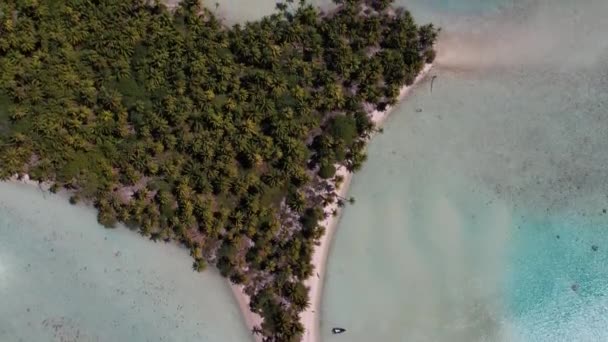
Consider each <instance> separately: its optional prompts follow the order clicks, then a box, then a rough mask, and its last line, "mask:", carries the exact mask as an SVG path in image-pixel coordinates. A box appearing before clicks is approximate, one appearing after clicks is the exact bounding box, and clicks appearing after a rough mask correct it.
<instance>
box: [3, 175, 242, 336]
mask: <svg viewBox="0 0 608 342" xmlns="http://www.w3.org/2000/svg"><path fill="white" fill-rule="evenodd" d="M190 265H191V261H190V257H189V256H188V254H187V252H186V251H184V250H182V249H180V248H178V247H176V246H173V245H164V244H163V243H157V244H155V243H153V242H151V241H149V240H146V239H143V238H141V237H140V236H139V235H138V234H136V233H133V232H131V231H129V230H128V229H126V228H119V229H114V230H108V229H105V228H103V227H101V226H99V225H98V224H96V215H95V213H94V211H93V210H92V209H89V208H82V207H74V206H71V205H70V204H68V202H67V200H66V199H65V198H63V197H61V196H56V195H51V194H48V193H46V194H43V193H42V192H41V191H40V190H39V189H37V188H36V187H32V186H27V185H23V184H7V183H1V182H0V341H2V342H17V341H24V342H29V341H62V342H82V341H87V342H88V341H112V342H114V341H134V342H137V341H197V342H200V341H208V342H215V341H217V342H220V341H235V342H243V341H250V335H249V332H248V331H247V329H246V328H245V327H244V324H243V322H242V318H241V315H240V312H239V310H238V308H237V306H236V303H235V302H234V299H233V298H232V294H231V292H230V290H229V289H228V287H227V286H226V283H225V281H224V280H223V279H222V278H221V277H220V276H219V275H217V274H215V272H213V271H207V272H204V273H202V274H199V273H196V272H193V271H192V269H191V267H190Z"/></svg>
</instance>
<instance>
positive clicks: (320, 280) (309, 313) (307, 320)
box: [230, 64, 432, 342]
mask: <svg viewBox="0 0 608 342" xmlns="http://www.w3.org/2000/svg"><path fill="white" fill-rule="evenodd" d="M431 68H432V64H427V65H425V66H424V68H423V69H422V71H421V72H420V74H419V75H418V76H417V77H416V80H415V81H414V83H413V84H412V85H410V86H405V87H402V88H401V91H400V92H399V97H398V101H402V100H403V99H404V98H405V97H406V96H407V95H408V94H409V92H410V90H411V89H412V88H413V87H414V86H415V85H416V84H418V83H419V82H420V81H421V80H423V79H424V78H425V77H426V76H427V75H428V73H429V72H430V70H431ZM392 109H393V107H388V108H387V109H386V110H384V111H377V110H375V111H373V112H371V113H370V114H369V115H370V117H371V120H372V121H373V122H374V124H375V125H376V126H380V125H381V124H382V123H383V122H384V120H385V119H386V118H387V117H388V115H389V114H390V112H391V110H392ZM336 175H340V176H342V177H344V181H343V182H342V185H341V186H340V188H339V189H338V190H337V193H338V195H339V196H341V197H346V194H347V192H348V188H349V185H350V182H351V180H352V175H353V174H352V173H350V172H348V170H347V169H346V168H345V167H343V166H340V167H339V168H337V171H336ZM334 210H338V215H336V216H333V215H331V213H332V212H333V211H334ZM325 212H326V213H328V214H329V216H328V217H327V218H326V219H325V220H323V222H321V225H323V226H324V227H325V234H324V235H323V236H322V237H321V239H320V241H319V243H320V245H319V246H317V247H316V248H315V252H314V254H313V259H312V263H313V266H314V272H313V276H312V277H310V278H309V279H307V280H306V282H305V283H304V284H305V285H306V286H307V287H308V288H309V289H310V300H311V302H310V307H309V308H308V309H307V310H306V311H304V312H302V314H301V315H300V320H301V322H302V325H304V329H305V332H304V336H303V338H302V341H303V342H319V341H320V337H321V334H320V318H319V314H320V311H319V309H320V308H321V298H322V294H323V284H324V279H325V265H326V261H327V257H328V255H329V249H330V247H331V243H332V240H333V236H334V233H335V230H336V227H337V225H338V221H339V220H340V210H339V208H338V205H337V203H332V204H331V205H329V206H327V207H325ZM317 274H318V275H319V276H317ZM230 287H231V289H232V293H234V296H235V298H236V301H237V302H238V304H239V307H240V309H241V312H242V313H243V318H244V320H245V324H246V325H247V328H248V329H249V330H250V331H251V330H252V329H253V327H254V326H258V325H259V324H260V323H261V322H262V319H261V317H260V316H259V315H258V314H256V313H253V312H251V311H250V310H249V296H247V295H246V294H245V293H244V292H243V291H242V287H241V286H237V285H234V284H231V283H230ZM254 340H255V341H257V342H261V341H262V339H261V337H260V336H259V335H254Z"/></svg>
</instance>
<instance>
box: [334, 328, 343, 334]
mask: <svg viewBox="0 0 608 342" xmlns="http://www.w3.org/2000/svg"><path fill="white" fill-rule="evenodd" d="M345 331H346V329H344V328H332V329H331V332H332V333H334V334H341V333H343V332H345Z"/></svg>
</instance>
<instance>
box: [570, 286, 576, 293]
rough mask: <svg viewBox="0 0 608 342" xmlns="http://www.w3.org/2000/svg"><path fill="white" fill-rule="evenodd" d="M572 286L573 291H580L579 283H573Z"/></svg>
mask: <svg viewBox="0 0 608 342" xmlns="http://www.w3.org/2000/svg"><path fill="white" fill-rule="evenodd" d="M570 288H571V289H572V291H574V292H576V291H578V284H572V286H570Z"/></svg>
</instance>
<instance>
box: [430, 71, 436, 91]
mask: <svg viewBox="0 0 608 342" xmlns="http://www.w3.org/2000/svg"><path fill="white" fill-rule="evenodd" d="M436 78H437V75H433V77H432V78H431V93H432V92H433V82H435V79H436Z"/></svg>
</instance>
